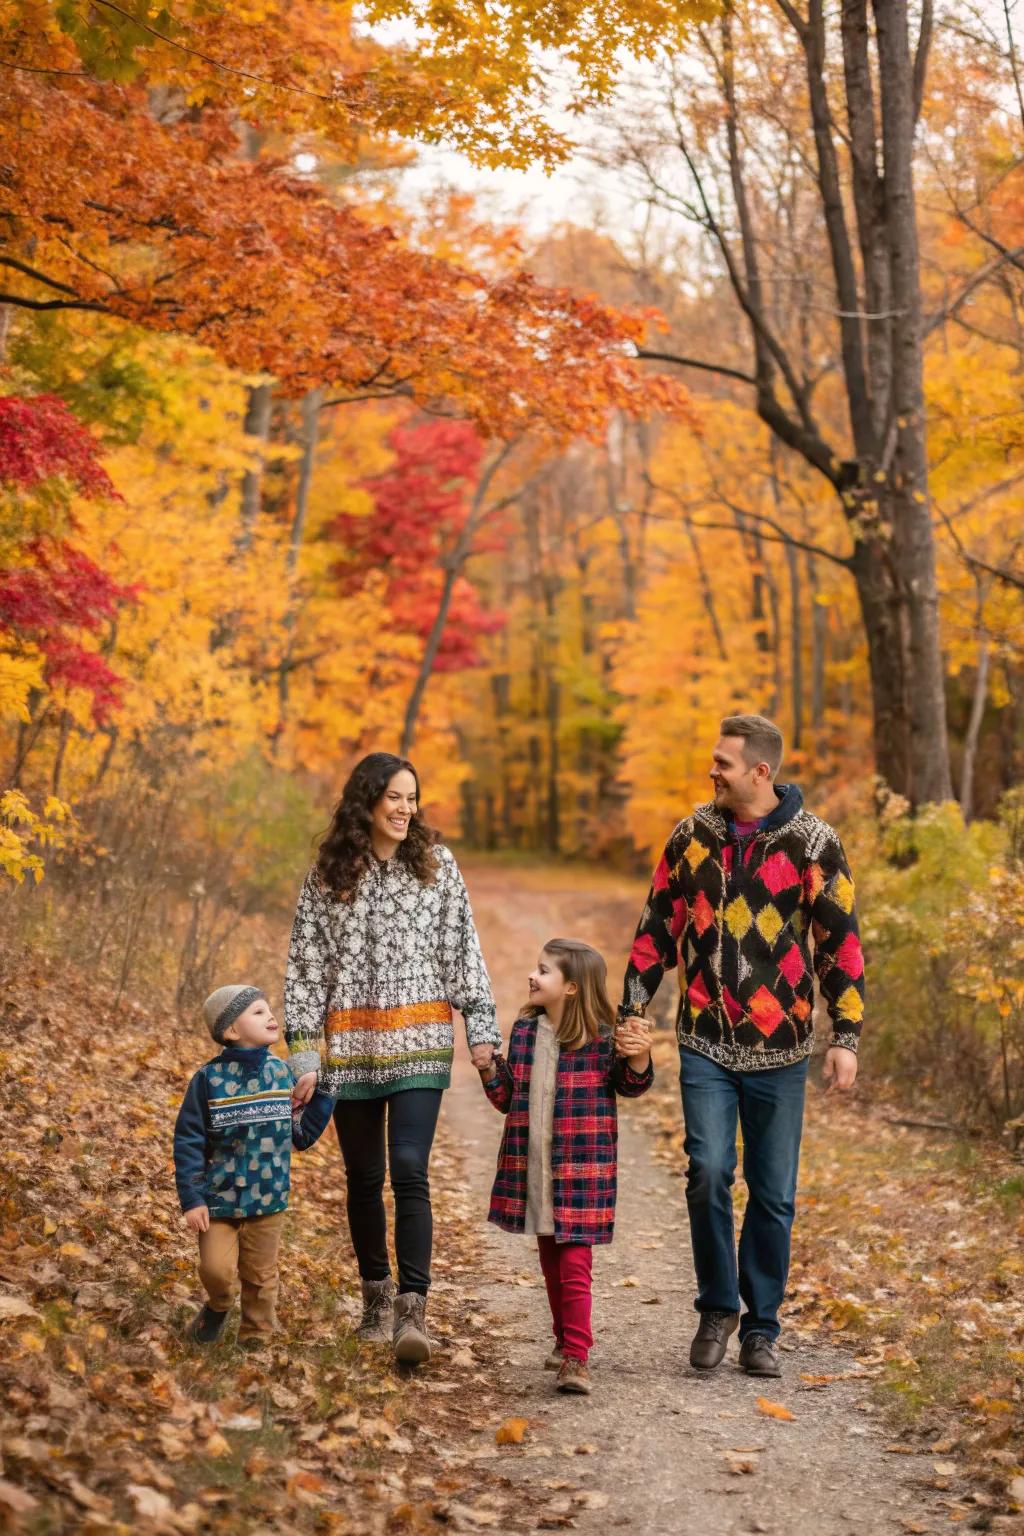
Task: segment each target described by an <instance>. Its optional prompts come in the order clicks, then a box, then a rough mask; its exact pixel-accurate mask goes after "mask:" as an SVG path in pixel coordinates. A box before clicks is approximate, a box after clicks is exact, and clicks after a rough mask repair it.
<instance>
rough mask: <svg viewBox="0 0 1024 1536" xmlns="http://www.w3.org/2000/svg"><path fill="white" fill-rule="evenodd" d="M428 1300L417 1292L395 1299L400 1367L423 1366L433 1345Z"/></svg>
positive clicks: (407, 1293) (395, 1337) (396, 1346)
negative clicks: (428, 1328)
mask: <svg viewBox="0 0 1024 1536" xmlns="http://www.w3.org/2000/svg"><path fill="white" fill-rule="evenodd" d="M426 1309H427V1298H426V1297H425V1296H421V1295H420V1294H419V1293H418V1292H417V1291H405V1292H403V1294H402V1295H400V1296H396V1297H395V1331H394V1342H395V1359H396V1360H397V1361H398V1363H399V1364H400V1365H423V1364H425V1363H426V1361H427V1360H429V1359H430V1356H431V1353H432V1351H433V1345H432V1344H431V1342H430V1335H429V1334H428V1333H427V1323H426Z"/></svg>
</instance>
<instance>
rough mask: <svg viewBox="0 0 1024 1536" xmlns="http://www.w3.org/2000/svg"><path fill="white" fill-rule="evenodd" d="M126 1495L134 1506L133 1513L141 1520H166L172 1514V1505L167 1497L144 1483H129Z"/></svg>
mask: <svg viewBox="0 0 1024 1536" xmlns="http://www.w3.org/2000/svg"><path fill="white" fill-rule="evenodd" d="M127 1493H128V1497H129V1498H130V1499H131V1501H132V1503H133V1504H134V1505H135V1513H136V1514H137V1515H139V1516H140V1517H141V1518H142V1519H143V1520H167V1519H168V1518H169V1517H170V1516H171V1515H173V1514H174V1505H173V1504H172V1503H171V1501H170V1499H169V1498H168V1497H167V1495H166V1494H165V1493H158V1492H157V1491H156V1489H155V1488H150V1487H148V1486H147V1484H145V1483H129V1484H128V1488H127Z"/></svg>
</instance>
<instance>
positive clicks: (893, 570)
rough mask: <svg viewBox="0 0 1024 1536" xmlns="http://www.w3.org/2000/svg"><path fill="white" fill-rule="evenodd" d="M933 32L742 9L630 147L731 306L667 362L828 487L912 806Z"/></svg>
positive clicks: (930, 559) (934, 774)
mask: <svg viewBox="0 0 1024 1536" xmlns="http://www.w3.org/2000/svg"><path fill="white" fill-rule="evenodd" d="M931 30H932V29H931V8H930V5H928V4H926V5H925V7H924V9H923V12H922V13H921V15H920V17H919V23H918V28H917V31H916V33H915V35H914V37H913V38H912V37H911V36H910V29H909V18H908V14H907V8H906V7H905V6H903V5H901V4H897V3H895V0H877V3H875V4H873V5H872V6H871V7H870V9H869V5H868V3H867V0H847V3H844V5H843V6H842V8H841V11H840V12H839V14H838V15H837V16H836V17H834V18H833V17H831V16H826V13H825V10H824V8H823V7H822V5H821V4H820V3H819V0H809V4H808V5H806V6H804V7H802V8H801V7H800V6H798V5H796V4H792V3H790V0H778V3H777V4H775V5H766V4H756V3H752V4H750V5H745V4H744V5H730V6H728V7H727V8H726V10H725V11H724V13H723V15H722V17H721V18H720V20H719V21H718V22H717V23H714V24H711V25H708V26H703V27H701V28H700V29H699V32H698V36H697V40H696V41H695V42H694V43H693V44H692V45H691V46H690V47H689V48H688V49H687V50H686V51H685V53H684V56H683V57H682V58H681V59H680V60H678V61H676V62H675V63H674V65H673V66H672V68H671V69H670V70H669V71H668V72H667V73H666V75H665V77H664V82H665V92H664V96H663V103H664V110H663V113H662V117H661V122H662V123H663V125H664V128H663V130H656V131H653V132H650V133H648V132H645V131H644V130H643V129H639V128H638V129H637V130H636V131H633V130H628V129H627V130H626V131H625V132H624V133H622V134H621V135H620V140H621V142H620V154H621V155H622V157H623V158H624V159H625V160H627V161H628V163H629V164H630V165H631V166H632V168H633V169H634V171H636V172H638V173H639V176H640V178H641V182H642V186H643V189H644V195H645V196H646V197H647V198H648V199H649V200H650V201H651V202H652V203H654V204H656V205H658V206H660V207H661V208H664V209H667V210H670V211H671V212H672V213H674V214H675V215H679V216H682V217H683V218H685V219H687V220H688V221H689V222H690V223H691V224H692V225H694V226H695V227H696V228H697V229H698V230H700V231H701V232H703V235H704V237H705V238H706V240H707V241H708V242H709V248H710V250H711V251H713V253H714V264H715V268H716V270H717V273H718V274H719V275H720V278H721V281H722V282H723V283H724V284H726V285H727V287H728V289H729V291H730V292H731V294H732V298H733V302H734V304H735V306H736V326H735V327H733V326H731V327H730V328H729V330H728V331H727V332H726V334H725V335H724V336H723V337H722V338H721V340H720V341H719V344H718V348H717V350H716V349H715V348H714V347H712V349H711V351H710V352H709V353H707V354H706V355H698V354H695V353H693V352H691V351H690V350H689V349H688V348H687V347H686V345H685V343H684V344H683V345H681V346H678V347H676V348H673V347H668V348H665V349H659V350H661V351H663V352H667V353H668V354H669V355H670V357H671V358H672V359H673V360H675V361H676V362H678V363H680V364H681V365H683V366H684V367H686V368H687V369H692V370H702V371H704V370H711V371H712V372H720V373H721V374H722V375H723V376H725V377H727V378H728V379H730V380H732V381H734V382H736V383H740V384H742V385H744V386H745V387H746V388H747V389H749V390H750V391H751V394H752V399H753V402H754V405H755V408H756V411H757V414H758V416H759V417H760V419H761V421H763V422H764V423H765V425H766V426H767V427H768V429H769V430H770V432H771V433H772V434H773V435H774V436H775V438H776V439H777V440H778V442H779V444H780V446H781V447H782V449H783V450H784V452H785V453H786V454H795V455H799V456H800V457H801V458H802V459H803V461H804V462H805V463H806V464H807V465H809V466H810V467H811V469H812V470H813V471H814V473H815V474H816V475H818V476H819V477H821V478H822V480H823V481H824V482H825V483H826V484H827V485H828V487H830V489H831V491H832V493H833V495H834V496H835V498H836V500H837V505H838V506H839V507H840V508H841V509H842V514H843V519H844V522H845V526H846V529H847V533H848V537H849V540H850V546H851V549H850V569H851V572H852V574H853V578H854V581H855V583H856V589H857V594H858V599H859V603H860V609H861V613H862V617H863V624H864V631H865V635H866V638H867V644H868V653H869V663H870V675H871V693H872V707H873V718H874V741H875V753H876V760H877V766H878V771H879V773H880V774H881V775H882V777H883V778H884V779H885V780H886V781H887V782H888V783H889V784H890V785H891V786H892V787H894V788H895V789H897V790H899V791H900V792H901V793H904V794H906V795H907V796H908V797H909V798H911V799H912V800H914V801H918V802H920V801H927V800H935V799H943V798H945V797H947V796H948V795H949V793H950V772H949V753H948V745H947V729H946V712H945V711H946V706H945V695H944V678H943V666H942V653H941V646H940V634H939V620H938V594H937V588H936V577H935V540H934V534H933V529H932V516H933V513H932V508H931V504H930V499H929V487H928V463H927V453H926V420H925V401H924V376H923V368H924V344H925V337H926V334H927V328H928V322H927V320H926V316H925V313H924V310H923V306H922V296H921V275H920V258H919V251H918V241H917V210H916V194H915V132H916V130H917V125H918V119H919V115H920V112H921V107H922V101H923V98H924V92H925V80H926V72H927V64H928V57H929V49H930V45H931ZM718 167H721V168H723V174H721V175H719V174H717V168H718ZM723 341H724V342H725V343H726V345H725V348H724V349H723V346H722V342H723ZM648 355H654V351H653V349H652V352H651V353H650V354H648Z"/></svg>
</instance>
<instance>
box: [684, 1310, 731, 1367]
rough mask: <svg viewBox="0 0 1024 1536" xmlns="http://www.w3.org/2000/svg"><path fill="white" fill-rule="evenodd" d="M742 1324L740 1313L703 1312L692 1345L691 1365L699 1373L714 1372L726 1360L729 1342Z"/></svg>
mask: <svg viewBox="0 0 1024 1536" xmlns="http://www.w3.org/2000/svg"><path fill="white" fill-rule="evenodd" d="M739 1324H740V1315H739V1313H738V1312H702V1313H701V1315H700V1326H699V1327H698V1329H697V1332H696V1333H695V1334H694V1336H693V1342H692V1344H691V1345H690V1364H691V1365H692V1366H693V1367H694V1369H695V1370H698V1371H713V1370H714V1368H715V1366H716V1365H721V1363H722V1361H723V1360H724V1359H725V1351H726V1349H727V1348H728V1347H729V1340H730V1338H731V1337H732V1335H733V1334H734V1333H735V1332H736V1329H737V1328H738V1327H739Z"/></svg>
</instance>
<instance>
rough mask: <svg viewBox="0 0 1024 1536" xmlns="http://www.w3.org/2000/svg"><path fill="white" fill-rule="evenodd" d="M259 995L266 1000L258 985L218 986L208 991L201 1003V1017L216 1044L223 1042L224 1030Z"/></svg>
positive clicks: (239, 1016)
mask: <svg viewBox="0 0 1024 1536" xmlns="http://www.w3.org/2000/svg"><path fill="white" fill-rule="evenodd" d="M260 997H262V998H263V1000H264V1001H266V993H265V992H261V991H260V989H259V987H240V986H233V987H218V988H217V990H216V992H211V993H210V995H209V997H208V998H207V999H206V1002H205V1003H204V1004H203V1018H204V1019H205V1020H206V1027H207V1029H208V1030H209V1031H210V1034H211V1035H212V1036H213V1038H214V1039H215V1040H216V1042H217V1044H218V1045H223V1044H224V1031H225V1030H226V1029H228V1028H229V1027H230V1026H231V1025H232V1024H233V1023H234V1022H235V1020H236V1019H238V1018H241V1016H242V1014H243V1013H244V1012H245V1010H246V1009H247V1008H248V1007H249V1005H250V1003H254V1002H256V1000H257V998H260Z"/></svg>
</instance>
